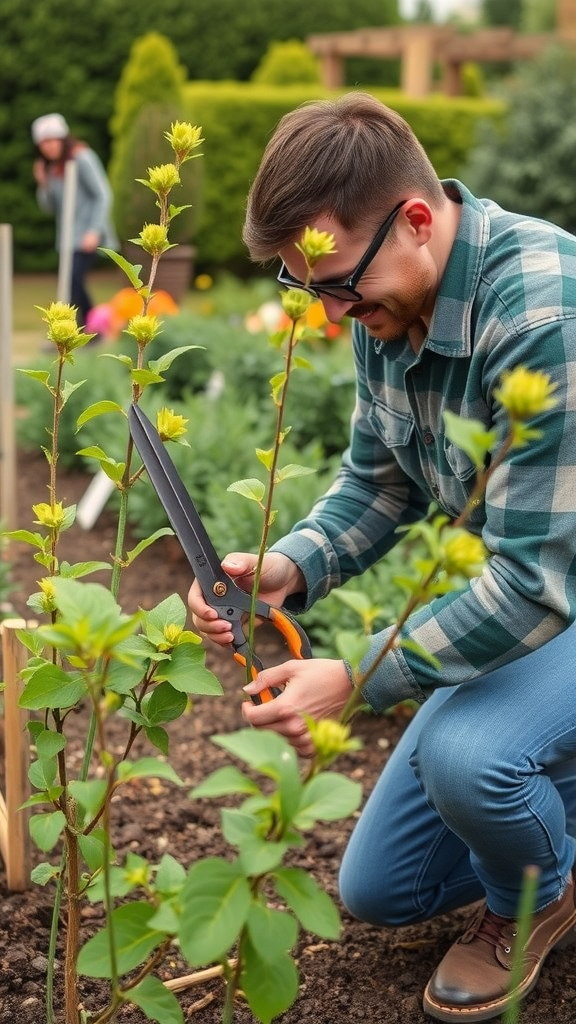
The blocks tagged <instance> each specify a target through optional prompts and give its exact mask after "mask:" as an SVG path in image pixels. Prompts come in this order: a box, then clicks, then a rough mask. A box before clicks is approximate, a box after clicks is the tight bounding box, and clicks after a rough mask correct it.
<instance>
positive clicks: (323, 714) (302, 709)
mask: <svg viewBox="0 0 576 1024" xmlns="http://www.w3.org/2000/svg"><path fill="white" fill-rule="evenodd" d="M267 687H268V688H270V687H279V688H281V689H283V690H284V692H283V693H281V694H280V696H279V697H275V698H274V700H270V701H267V702H266V703H265V704H259V705H256V704H252V702H251V701H245V702H244V704H243V705H242V714H243V716H244V718H245V720H246V721H247V722H248V723H249V724H250V725H253V726H256V727H257V728H261V729H273V730H274V731H275V732H277V733H280V735H281V736H284V737H285V738H286V739H287V740H288V742H289V743H291V744H292V746H293V747H294V749H295V750H296V751H297V753H298V754H300V755H301V756H302V757H312V756H313V755H314V746H313V744H312V738H311V736H310V733H309V731H308V726H307V725H306V721H305V719H304V717H303V716H304V715H309V716H310V717H311V718H314V719H320V718H336V719H337V718H338V717H339V716H340V712H341V711H342V709H343V707H344V705H345V704H346V701H347V700H348V698H349V697H350V694H351V692H352V684H351V682H350V678H349V676H348V672H347V671H346V668H345V666H344V662H343V661H336V660H332V659H329V658H310V659H307V660H304V661H300V660H294V661H286V662H284V664H283V665H276V666H274V667H273V668H267V669H264V671H263V672H260V674H259V675H258V676H257V677H256V679H253V680H252V682H251V683H248V685H247V686H245V687H244V692H245V693H247V694H248V695H252V694H255V693H259V692H260V691H261V690H264V689H266V688H267Z"/></svg>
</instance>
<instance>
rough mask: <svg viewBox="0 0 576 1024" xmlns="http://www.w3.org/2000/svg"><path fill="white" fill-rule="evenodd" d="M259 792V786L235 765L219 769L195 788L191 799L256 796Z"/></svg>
mask: <svg viewBox="0 0 576 1024" xmlns="http://www.w3.org/2000/svg"><path fill="white" fill-rule="evenodd" d="M259 792H260V790H259V788H258V786H257V785H256V783H255V782H253V781H252V779H249V778H248V776H247V775H244V774H243V773H242V772H241V771H239V770H238V768H235V767H234V766H233V765H226V766H225V767H224V768H218V769H217V770H216V771H215V772H213V773H212V775H209V776H208V778H207V779H204V780H203V781H202V782H201V783H200V784H199V785H198V786H195V787H194V789H193V790H192V791H191V793H190V797H191V798H192V799H195V798H196V797H206V796H209V797H214V796H228V795H229V794H231V793H247V794H255V793H259Z"/></svg>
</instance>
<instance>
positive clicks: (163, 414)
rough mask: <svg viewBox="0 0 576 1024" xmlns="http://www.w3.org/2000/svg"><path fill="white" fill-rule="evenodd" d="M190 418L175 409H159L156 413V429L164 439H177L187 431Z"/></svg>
mask: <svg viewBox="0 0 576 1024" xmlns="http://www.w3.org/2000/svg"><path fill="white" fill-rule="evenodd" d="M187 423H188V420H187V419H185V418H184V416H180V415H178V414H177V413H175V412H174V410H173V409H166V408H164V409H159V410H158V413H157V414H156V429H157V431H158V433H159V434H160V437H161V438H162V440H163V441H176V440H177V439H178V438H179V437H182V436H183V434H185V433H186V424H187Z"/></svg>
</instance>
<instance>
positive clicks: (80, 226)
mask: <svg viewBox="0 0 576 1024" xmlns="http://www.w3.org/2000/svg"><path fill="white" fill-rule="evenodd" d="M31 130H32V141H33V142H34V145H35V146H36V150H37V156H36V159H35V161H34V165H33V171H34V178H35V180H36V185H37V191H36V196H37V199H38V204H39V206H40V207H41V209H42V210H45V211H46V212H47V213H51V214H53V216H54V217H55V220H56V249H57V250H58V251H59V252H60V251H61V249H62V245H63V242H64V241H65V240H64V239H63V238H62V212H63V206H64V173H65V169H66V163H67V161H68V160H74V161H75V164H76V195H75V203H74V217H73V229H72V268H71V281H70V295H69V301H70V302H71V304H72V305H73V306H75V307H76V308H77V311H78V312H77V316H78V323H79V324H80V326H83V325H85V324H86V319H87V317H88V314H89V312H90V310H91V309H92V300H91V298H90V295H89V293H88V290H87V285H86V279H87V275H88V273H89V271H90V270H91V269H92V267H93V265H94V261H95V258H96V252H97V249H98V247H99V246H105V247H106V248H109V249H114V248H117V246H118V242H117V239H116V236H115V233H114V229H113V227H112V221H111V206H112V192H111V189H110V185H109V182H108V178H107V176H106V171H105V170H104V167H103V165H102V162H101V160H100V158H99V157H98V156H97V154H96V153H95V152H94V150H92V149H91V148H90V147H89V146H88V145H87V143H85V142H81V141H79V140H78V139H75V138H74V137H73V136H72V135H71V134H70V129H69V127H68V124H67V123H66V121H65V119H64V118H63V117H62V115H61V114H56V113H54V114H44V115H43V116H42V117H37V118H36V120H35V121H33V122H32V129H31Z"/></svg>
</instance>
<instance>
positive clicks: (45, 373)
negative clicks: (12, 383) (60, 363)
mask: <svg viewBox="0 0 576 1024" xmlns="http://www.w3.org/2000/svg"><path fill="white" fill-rule="evenodd" d="M18 372H19V373H23V374H24V376H25V377H33V378H34V380H39V381H41V383H42V384H45V385H46V387H47V388H48V391H49V392H50V394H52V395H53V394H54V389H53V388H51V387H48V381H49V380H50V370H26V369H23V368H22V367H20V366H19V367H18Z"/></svg>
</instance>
